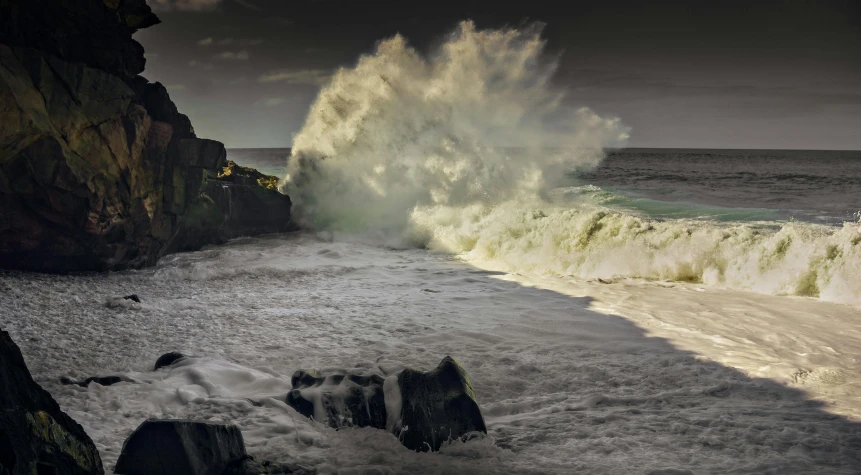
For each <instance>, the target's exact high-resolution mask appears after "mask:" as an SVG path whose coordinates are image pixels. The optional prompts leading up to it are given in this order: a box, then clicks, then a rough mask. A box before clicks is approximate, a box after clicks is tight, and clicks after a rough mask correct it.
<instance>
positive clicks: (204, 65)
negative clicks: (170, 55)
mask: <svg viewBox="0 0 861 475" xmlns="http://www.w3.org/2000/svg"><path fill="white" fill-rule="evenodd" d="M188 67H190V68H200V69H203V70H204V71H210V70H212V68H213V67H214V65H213V64H212V63H207V62H204V61H198V60H196V59H193V60H191V61H189V62H188Z"/></svg>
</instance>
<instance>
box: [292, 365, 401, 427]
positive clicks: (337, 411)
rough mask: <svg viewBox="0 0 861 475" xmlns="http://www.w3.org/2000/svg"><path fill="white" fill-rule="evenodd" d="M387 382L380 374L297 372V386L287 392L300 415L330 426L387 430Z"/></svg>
mask: <svg viewBox="0 0 861 475" xmlns="http://www.w3.org/2000/svg"><path fill="white" fill-rule="evenodd" d="M384 381H385V380H384V379H383V377H382V376H378V375H373V376H358V375H353V374H332V375H328V376H317V375H314V374H311V373H306V372H304V371H297V372H296V373H295V374H294V375H293V378H292V383H293V388H294V389H293V390H292V391H290V392H289V393H288V394H287V404H289V405H290V406H291V407H293V408H294V409H296V411H298V412H299V413H300V414H302V415H304V416H306V417H311V418H314V419H315V420H317V421H320V422H323V423H325V424H327V425H328V426H330V427H335V428H342V427H353V426H355V427H368V426H370V427H376V428H378V429H385V428H386V400H385V396H384V394H383V383H384ZM317 395H319V396H320V397H319V398H318V397H316V396H317ZM314 401H316V402H317V403H316V404H315V402H314Z"/></svg>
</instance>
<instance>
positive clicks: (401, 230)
mask: <svg viewBox="0 0 861 475" xmlns="http://www.w3.org/2000/svg"><path fill="white" fill-rule="evenodd" d="M540 33H541V31H540V27H539V26H534V27H530V28H527V29H525V30H513V29H509V30H484V31H480V30H476V29H475V27H474V26H473V24H472V23H470V22H464V23H461V24H460V26H459V28H458V29H457V30H456V31H455V32H454V33H452V34H451V35H450V36H449V37H448V39H447V41H445V42H444V43H443V44H442V46H441V47H440V48H439V49H438V50H437V51H436V52H434V53H433V54H431V55H429V56H426V57H424V56H422V55H420V54H419V53H418V52H417V51H416V50H414V49H412V48H410V47H409V46H408V44H407V42H406V41H405V39H404V38H402V37H400V36H396V37H394V38H391V39H388V40H385V41H383V42H381V43H380V44H379V46H378V48H377V51H376V52H375V53H374V54H371V55H367V56H363V57H361V58H360V59H359V61H358V64H357V65H356V67H355V68H352V69H341V70H340V71H339V72H338V73H337V74H336V75H335V76H334V78H333V79H332V81H331V83H330V84H329V85H327V86H326V87H325V88H324V89H323V90H322V91H321V93H320V95H319V96H318V98H317V100H316V101H315V103H314V104H313V106H312V108H311V110H310V113H309V116H308V117H307V119H306V122H305V124H304V126H303V128H302V130H301V131H300V132H299V134H298V135H297V136H296V137H295V139H294V148H293V151H292V156H291V159H290V162H289V164H288V172H287V176H286V178H285V180H284V183H283V188H284V191H286V192H287V193H288V194H290V196H291V197H292V198H293V200H294V203H295V207H294V208H295V210H296V216H297V217H298V220H299V221H300V222H301V224H303V225H304V226H306V227H308V228H312V229H316V230H319V231H325V232H329V233H332V234H334V235H336V236H339V237H351V238H354V237H359V238H362V239H365V240H368V239H370V240H372V241H374V242H377V243H382V244H386V245H395V246H415V247H426V248H430V249H433V250H438V251H442V252H447V253H452V254H457V255H459V256H460V257H462V258H463V259H465V260H468V261H470V262H476V263H477V262H485V263H490V265H492V266H495V267H499V268H504V269H505V270H507V271H509V272H515V273H517V272H535V273H539V274H545V275H551V276H557V277H563V278H565V277H576V278H587V279H588V278H602V279H619V278H629V277H631V278H644V279H656V280H670V281H687V282H697V283H704V284H708V285H714V286H720V287H727V288H732V289H740V290H753V291H756V292H761V293H767V294H775V295H798V296H809V297H818V298H821V299H823V300H829V301H834V302H841V303H848V304H854V305H861V288H859V286H858V282H861V245H859V243H861V228H859V224H858V223H857V222H847V223H845V224H843V225H842V226H836V227H834V226H821V225H816V224H809V223H786V222H784V223H780V222H774V221H758V222H755V221H748V222H733V221H729V222H723V223H721V222H716V221H714V220H710V219H705V220H703V219H696V218H684V219H672V218H671V219H656V218H655V217H653V216H650V215H649V214H648V213H645V214H644V213H639V212H637V210H631V209H624V208H623V209H620V208H619V207H613V206H609V207H608V206H606V205H605V203H601V202H600V200H597V201H596V200H595V199H594V198H595V197H596V196H598V194H597V193H593V192H591V191H590V190H591V189H592V188H594V187H592V188H590V186H591V185H588V184H587V185H585V186H583V184H582V183H580V184H576V185H577V186H574V185H575V183H574V182H573V181H572V179H571V177H572V176H576V175H577V174H578V173H580V172H588V171H590V170H593V169H594V168H595V167H596V166H597V165H598V164H599V163H600V162H601V160H602V159H603V158H604V156H605V153H604V149H605V148H607V147H618V146H620V145H622V144H624V141H625V140H626V138H627V135H628V129H627V128H626V127H625V126H624V125H623V124H622V123H621V122H620V121H619V119H616V118H602V117H599V116H597V115H596V114H594V113H593V112H591V111H590V110H589V109H586V108H579V109H572V108H570V107H567V106H565V105H564V104H563V101H562V98H563V97H564V91H561V90H559V89H557V88H555V87H554V86H553V85H552V84H551V77H552V75H553V72H554V69H555V64H554V62H553V61H552V60H547V59H546V58H544V57H542V50H543V47H544V42H543V41H542V39H541V37H540ZM510 147H516V148H510ZM587 176H588V175H587ZM727 192H728V193H731V192H732V190H727ZM765 211H768V210H765ZM748 214H750V213H748ZM755 214H761V213H760V212H759V211H757V212H756V213H755ZM738 215H739V216H743V215H745V212H739V213H738Z"/></svg>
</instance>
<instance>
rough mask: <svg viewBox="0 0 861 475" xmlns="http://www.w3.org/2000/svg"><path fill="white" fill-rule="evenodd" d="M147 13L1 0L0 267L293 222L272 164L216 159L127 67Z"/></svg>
mask: <svg viewBox="0 0 861 475" xmlns="http://www.w3.org/2000/svg"><path fill="white" fill-rule="evenodd" d="M158 22H159V20H158V18H157V17H156V16H155V15H154V14H153V13H152V12H151V11H150V9H149V7H148V6H147V5H146V3H145V2H144V0H79V1H75V2H69V1H64V0H0V210H1V211H2V213H0V267H2V268H17V269H24V270H36V271H48V272H66V271H84V270H119V269H124V268H130V267H131V268H134V267H141V266H146V265H151V264H154V263H155V262H156V261H157V260H158V258H159V257H161V256H163V255H164V254H167V253H170V252H175V251H183V250H193V249H197V248H199V247H200V246H202V245H205V244H210V243H220V242H223V241H225V240H227V239H229V238H232V237H236V236H240V235H251V234H260V233H269V232H282V231H287V230H291V229H292V224H291V222H290V199H289V197H287V196H286V195H283V194H280V193H278V191H277V190H275V189H274V187H273V186H268V184H269V183H270V181H271V180H272V177H269V178H268V179H266V180H256V179H251V178H250V177H253V176H255V175H254V174H253V173H252V172H253V170H252V171H247V170H245V169H236V170H235V172H228V171H227V170H226V169H225V167H227V161H226V152H225V150H224V145H223V144H221V143H219V142H216V141H213V140H206V139H200V138H198V137H197V136H196V135H195V133H194V129H193V127H192V126H191V122H190V121H189V120H188V117H186V116H185V115H183V114H181V113H180V112H179V111H178V110H177V108H176V105H174V103H173V102H172V101H171V100H170V97H169V96H168V93H167V91H166V90H165V88H164V87H163V86H162V85H161V84H159V83H155V84H151V83H149V82H148V81H147V80H146V79H145V78H143V77H141V76H138V74H139V73H140V72H142V71H143V68H144V64H145V59H144V57H143V48H142V47H141V46H140V44H138V43H137V42H136V41H134V40H133V39H132V34H133V33H134V32H135V31H136V30H137V29H139V28H145V27H148V26H151V25H154V24H157V23H158ZM254 173H256V172H254ZM258 175H259V174H258Z"/></svg>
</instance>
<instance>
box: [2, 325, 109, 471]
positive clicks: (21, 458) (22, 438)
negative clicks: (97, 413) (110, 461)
mask: <svg viewBox="0 0 861 475" xmlns="http://www.w3.org/2000/svg"><path fill="white" fill-rule="evenodd" d="M0 382H2V384H0V473H4V474H10V475H25V474H26V475H30V474H35V473H39V474H41V473H55V474H69V475H78V474H81V475H83V474H101V473H104V470H103V468H102V461H101V458H100V457H99V452H98V450H97V449H96V446H95V445H94V444H93V441H92V440H91V439H90V438H89V436H87V434H86V433H85V432H84V429H83V428H82V427H81V426H80V425H78V423H76V422H75V421H74V420H72V418H70V417H69V416H68V415H66V413H64V412H63V411H62V410H60V406H59V405H58V404H57V402H56V401H54V399H53V398H52V397H51V395H50V394H48V392H47V391H45V390H44V389H42V388H41V387H40V386H39V385H38V384H36V382H35V381H33V378H32V377H31V376H30V372H29V371H28V370H27V366H26V364H25V363H24V358H23V356H22V355H21V350H20V349H19V348H18V346H17V345H15V343H14V342H13V341H12V339H11V338H10V337H9V334H8V333H6V332H5V331H2V330H0Z"/></svg>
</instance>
